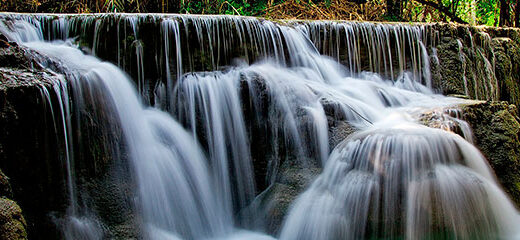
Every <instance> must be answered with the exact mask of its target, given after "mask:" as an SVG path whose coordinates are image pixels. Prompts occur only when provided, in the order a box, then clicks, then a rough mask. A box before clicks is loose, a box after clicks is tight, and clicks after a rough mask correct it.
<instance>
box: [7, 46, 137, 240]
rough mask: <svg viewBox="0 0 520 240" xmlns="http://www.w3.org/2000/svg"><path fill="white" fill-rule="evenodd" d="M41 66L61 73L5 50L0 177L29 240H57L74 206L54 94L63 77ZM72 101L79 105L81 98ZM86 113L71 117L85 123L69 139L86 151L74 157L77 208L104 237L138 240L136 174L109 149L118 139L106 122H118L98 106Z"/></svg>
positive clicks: (31, 55) (19, 50)
mask: <svg viewBox="0 0 520 240" xmlns="http://www.w3.org/2000/svg"><path fill="white" fill-rule="evenodd" d="M42 65H45V66H46V67H50V68H51V69H54V70H55V71H56V72H60V67H59V63H57V62H54V61H53V60H52V59H45V57H44V56H41V55H39V54H38V53H35V52H33V51H31V50H29V49H27V48H25V47H23V46H18V45H17V44H16V43H7V44H4V47H3V48H0V130H1V131H2V133H3V134H1V135H0V169H1V170H2V171H3V172H4V173H5V175H4V174H1V175H0V194H1V195H5V196H7V197H9V198H12V199H14V200H16V201H17V202H18V203H19V204H20V206H21V208H22V209H23V210H24V215H25V219H26V220H27V232H28V236H29V237H30V238H31V239H59V238H60V236H62V233H61V231H62V229H61V227H60V226H59V225H60V223H61V222H63V221H62V220H60V219H61V218H62V217H63V214H64V213H65V212H66V211H67V209H68V208H69V205H70V197H69V196H68V194H67V193H68V190H67V189H68V186H69V184H70V183H68V181H67V167H66V166H67V160H66V158H65V145H64V144H65V141H64V139H63V136H64V132H63V131H64V130H63V121H62V120H61V116H60V106H59V104H58V103H59V101H58V99H59V96H58V95H57V93H56V91H55V89H54V87H55V84H57V83H58V82H60V81H62V82H63V81H64V79H65V76H64V75H61V74H57V73H54V72H51V71H48V70H47V69H46V68H44V67H43V66H42ZM66 87H67V86H66ZM70 97H71V99H70V100H69V101H71V102H72V101H74V97H75V96H74V95H71V96H70ZM90 97H91V96H90ZM98 106H99V104H98ZM86 108H87V109H81V111H80V109H72V112H71V119H72V121H71V122H72V123H75V122H76V121H75V120H78V122H79V121H81V124H80V125H79V126H73V128H74V131H73V132H72V134H71V135H72V136H71V137H72V139H73V140H72V141H71V144H72V145H74V146H73V147H74V148H76V149H80V151H78V152H81V154H77V156H73V157H74V160H75V162H74V165H73V166H74V169H73V171H74V173H73V174H74V176H75V178H74V186H75V190H74V191H76V192H78V193H80V194H78V196H77V198H78V199H77V201H78V202H79V203H80V204H81V205H82V208H87V209H90V211H93V212H94V214H95V215H97V216H98V217H99V218H100V219H101V220H102V222H103V223H105V224H107V226H103V228H105V230H106V232H105V236H106V237H110V238H117V237H120V238H122V239H129V238H131V237H130V236H133V237H134V238H136V237H137V236H138V234H139V233H138V230H139V228H138V227H136V225H135V222H136V221H135V220H134V216H133V202H132V196H133V193H132V189H134V187H133V181H132V180H131V178H130V176H129V174H130V169H129V168H128V165H127V164H126V163H125V162H121V161H125V156H120V155H117V154H116V153H113V152H112V151H111V149H110V147H113V146H107V145H106V144H105V142H106V140H107V139H116V138H117V137H118V136H117V135H118V134H120V132H119V131H117V128H115V129H114V128H111V130H112V131H108V129H106V128H107V126H110V125H108V124H105V123H107V122H109V121H112V120H113V119H111V118H110V116H106V115H103V114H100V112H101V111H94V110H92V109H95V108H96V107H95V106H94V104H91V105H89V106H87V107H86ZM85 119H87V120H88V121H85ZM114 130H115V131H114ZM108 132H110V134H107V133H108ZM79 138H81V139H82V141H79V140H78V139H79ZM116 158H117V161H116ZM7 177H8V178H7ZM7 179H10V186H11V187H12V192H11V191H10V190H9V189H10V187H9V185H7V184H5V182H6V181H5V180H7ZM24 225H25V222H24ZM2 239H4V238H2ZM5 239H10V238H5ZM13 239H14V238H13Z"/></svg>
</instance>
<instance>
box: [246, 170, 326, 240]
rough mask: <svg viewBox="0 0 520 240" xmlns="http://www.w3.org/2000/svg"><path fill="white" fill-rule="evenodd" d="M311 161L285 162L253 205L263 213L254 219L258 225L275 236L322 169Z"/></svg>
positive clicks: (258, 211) (257, 210)
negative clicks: (299, 197) (291, 208)
mask: <svg viewBox="0 0 520 240" xmlns="http://www.w3.org/2000/svg"><path fill="white" fill-rule="evenodd" d="M310 162H311V161H309V160H307V161H305V160H300V161H286V162H284V164H283V165H282V166H281V169H280V172H279V174H278V177H277V179H276V182H275V183H273V184H272V185H270V186H269V188H267V189H266V190H265V191H264V192H262V193H261V194H260V195H259V196H258V197H257V199H256V200H255V202H254V203H253V204H252V206H251V207H252V208H253V209H255V211H256V212H257V213H260V214H262V215H261V216H260V218H259V219H256V220H253V222H254V225H255V226H256V227H260V228H262V229H264V230H265V231H266V232H267V233H269V234H271V235H273V236H277V235H278V234H279V232H280V230H281V228H282V225H283V221H284V220H285V217H286V216H287V214H288V213H289V208H290V206H291V204H292V203H293V202H294V200H296V198H297V197H298V196H299V195H300V194H301V193H302V192H303V191H304V190H305V189H306V188H307V187H308V186H309V185H310V184H311V183H312V182H313V181H314V179H316V177H318V175H319V174H320V173H321V171H322V169H321V168H320V167H317V166H313V165H309V164H308V163H310ZM249 211H251V209H249Z"/></svg>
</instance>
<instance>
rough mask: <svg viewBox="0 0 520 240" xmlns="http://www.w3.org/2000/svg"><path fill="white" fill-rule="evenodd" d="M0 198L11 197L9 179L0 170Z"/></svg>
mask: <svg viewBox="0 0 520 240" xmlns="http://www.w3.org/2000/svg"><path fill="white" fill-rule="evenodd" d="M0 197H8V198H12V197H13V190H12V189H11V184H10V183H9V178H8V177H7V176H6V175H5V174H4V173H3V172H2V171H1V170H0Z"/></svg>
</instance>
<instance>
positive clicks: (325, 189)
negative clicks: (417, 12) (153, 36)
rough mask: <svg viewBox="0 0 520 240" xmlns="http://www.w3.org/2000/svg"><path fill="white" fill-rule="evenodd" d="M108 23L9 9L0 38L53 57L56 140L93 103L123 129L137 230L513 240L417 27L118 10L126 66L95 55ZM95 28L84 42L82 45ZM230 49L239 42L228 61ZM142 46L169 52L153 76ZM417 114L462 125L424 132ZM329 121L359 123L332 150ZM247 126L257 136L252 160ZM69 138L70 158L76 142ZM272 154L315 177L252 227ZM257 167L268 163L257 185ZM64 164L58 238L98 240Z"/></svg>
mask: <svg viewBox="0 0 520 240" xmlns="http://www.w3.org/2000/svg"><path fill="white" fill-rule="evenodd" d="M110 17H111V15H84V16H76V17H75V18H74V17H69V16H66V15H56V16H54V15H52V16H51V15H23V14H19V15H18V14H12V15H8V14H5V15H3V16H1V18H0V32H2V33H3V34H4V35H6V36H7V37H8V39H9V40H11V41H15V42H17V43H19V44H21V45H23V46H26V47H27V48H29V49H32V50H34V51H36V52H38V53H40V54H41V55H42V56H45V57H47V58H50V59H52V60H53V61H55V63H54V64H49V62H48V61H43V60H42V61H41V62H40V63H39V64H41V65H43V66H44V67H46V68H48V69H49V70H51V71H55V72H58V73H60V74H61V76H62V77H63V81H60V82H56V83H55V85H54V87H53V88H49V89H47V88H43V87H42V94H43V95H44V96H48V95H49V92H51V91H54V92H55V93H56V94H57V95H59V96H60V98H59V101H53V102H51V98H50V97H47V100H48V101H49V104H53V105H56V104H57V105H59V109H61V111H60V112H59V113H58V112H56V113H53V115H54V116H55V118H56V119H57V120H56V121H62V122H63V124H62V125H63V126H64V127H65V129H64V131H63V132H64V133H65V134H64V136H63V138H64V139H65V142H69V140H67V138H70V136H69V134H70V132H72V131H74V129H72V128H73V125H72V124H71V123H69V122H67V119H68V117H67V116H68V115H70V112H71V111H75V110H77V109H79V110H82V109H85V111H86V110H87V109H88V107H87V106H90V105H94V106H98V108H99V109H98V111H101V112H103V114H106V115H108V116H111V117H112V118H113V121H112V122H110V123H107V124H111V125H109V126H107V127H106V129H114V131H116V129H117V131H121V133H122V136H123V138H122V139H106V141H107V142H106V146H110V147H113V148H117V149H114V150H113V152H119V151H124V154H125V155H127V156H128V158H129V160H130V161H129V162H130V164H131V167H130V169H131V175H132V177H133V179H135V182H136V184H135V189H134V190H133V191H134V192H135V205H136V207H135V209H136V215H137V216H139V218H140V219H141V223H140V226H139V227H140V228H142V234H143V237H144V238H145V239H517V238H519V236H520V233H519V231H520V229H519V228H518V225H519V223H520V215H519V213H518V212H517V210H516V209H515V207H514V205H513V204H512V202H511V200H510V199H508V197H507V196H506V194H505V193H504V192H503V190H502V189H501V187H500V186H499V184H498V183H497V180H496V178H495V176H494V173H493V172H492V170H491V168H490V167H489V165H488V163H487V160H486V159H485V158H484V157H483V155H482V154H481V153H480V152H479V151H478V150H477V149H476V148H475V147H474V146H473V143H472V133H471V129H470V128H469V127H468V126H467V124H466V123H465V122H464V121H463V120H460V119H457V118H455V117H454V116H452V115H450V113H449V112H447V111H445V110H444V109H449V108H451V107H453V106H456V105H457V104H461V103H464V102H465V101H467V100H462V99H457V98H452V97H446V96H442V95H440V94H438V89H435V88H434V87H433V84H432V80H431V77H430V66H429V57H430V56H429V54H428V51H427V50H426V44H427V42H428V41H432V39H434V37H431V35H430V33H429V32H428V29H427V28H426V27H424V26H418V25H417V26H416V25H400V24H387V25H384V24H373V23H348V22H344V23H336V22H297V21H296V22H287V23H274V22H271V21H266V20H258V19H255V18H242V17H231V16H185V15H115V16H112V17H117V18H118V24H121V23H122V25H118V27H119V26H124V27H122V28H121V30H119V28H118V31H117V33H118V34H125V36H132V41H133V43H132V46H134V48H135V49H131V50H127V49H125V48H124V47H123V46H121V41H119V39H121V38H123V37H119V36H118V39H116V40H114V42H112V43H111V47H112V48H116V51H115V52H116V53H117V54H118V55H121V56H122V55H124V54H126V53H125V52H124V51H132V52H133V54H134V55H133V56H135V58H136V59H135V62H136V68H134V70H132V71H134V73H136V74H131V73H129V72H125V71H126V70H125V69H126V68H125V65H128V63H125V62H122V61H118V62H112V63H110V62H105V61H102V60H100V59H99V58H98V57H99V55H100V54H103V53H102V51H101V50H100V49H97V46H99V44H100V43H99V42H100V41H106V39H105V40H103V39H102V38H101V37H100V36H99V35H98V34H102V33H103V32H102V30H103V28H102V27H101V26H102V25H103V22H102V21H103V19H105V20H106V19H109V18H110ZM146 17H150V18H154V21H156V22H158V25H157V26H158V28H159V29H160V30H161V33H160V34H159V35H160V36H161V37H162V40H161V41H162V42H161V43H162V44H160V48H161V49H162V51H161V53H160V54H159V53H157V52H156V53H151V52H150V51H153V49H151V48H150V47H149V46H148V45H146V43H143V42H142V41H139V40H138V39H139V37H140V34H141V33H140V31H144V30H142V29H140V25H139V22H140V21H144V20H143V19H144V18H146ZM92 28H93V29H94V30H93V32H94V35H92V36H90V38H89V39H92V46H91V47H90V48H86V47H85V46H83V45H81V43H80V41H79V40H78V39H79V38H81V36H82V34H87V33H85V32H82V31H83V29H92ZM98 28H99V29H98ZM123 29H124V30H123ZM85 31H86V30H85ZM188 31H192V32H191V33H188ZM123 32H124V33H123ZM226 33H227V34H228V35H227V36H226ZM340 33H341V35H340ZM87 35H88V34H87ZM187 35H193V36H194V38H195V39H197V40H198V43H197V47H199V48H200V49H201V52H202V53H203V54H204V57H205V59H206V61H207V65H209V66H206V67H205V69H202V70H201V69H197V67H196V65H197V63H196V62H195V60H193V59H195V56H193V53H192V52H191V51H190V48H194V47H193V45H194V43H193V42H191V41H187V40H186V37H183V36H187ZM78 36H79V37H78ZM228 38H233V40H230V39H228ZM237 42H238V43H240V42H243V43H244V44H243V45H244V46H245V42H247V43H248V45H247V47H248V48H249V49H246V50H244V51H243V52H240V54H238V57H237V56H236V55H233V56H232V58H233V59H227V58H231V56H230V55H232V54H229V53H230V52H232V50H233V49H234V48H239V47H240V46H236V45H234V44H235V43H237ZM190 44H191V46H190ZM360 44H363V45H364V46H366V47H365V48H364V50H363V51H361V47H360ZM125 46H126V45H125ZM147 47H148V48H147ZM251 53H254V55H255V56H252V55H251ZM146 54H155V56H156V58H165V59H166V63H165V64H164V65H161V66H158V69H161V70H160V71H163V72H164V73H165V74H162V75H161V76H160V78H161V80H160V81H157V82H155V83H154V84H151V83H150V82H149V81H150V80H149V79H150V78H149V77H148V74H149V73H148V72H145V70H144V69H145V67H144V65H145V64H147V63H146V62H145V60H143V56H144V55H146ZM325 54H326V55H325ZM121 56H117V59H118V60H121V59H124V58H123V57H121ZM366 58H368V60H366ZM223 59H226V60H223ZM223 62H225V63H226V64H225V65H222V63H223ZM366 62H368V65H363V64H364V63H366ZM158 71H159V70H158ZM133 76H135V77H133ZM71 95H74V96H76V97H75V99H74V100H71V99H70V97H69V96H71ZM78 96H79V97H78ZM246 105H247V108H248V109H247V111H246V110H245V109H244V108H245V106H246ZM423 112H434V113H435V114H438V115H439V116H441V117H443V119H445V121H447V123H446V124H447V125H450V124H456V125H457V126H459V128H460V129H462V131H460V132H458V134H457V133H454V131H450V130H451V129H450V128H449V127H446V128H444V129H436V128H430V127H426V126H424V125H422V124H421V122H420V119H419V117H420V115H421V113H423ZM331 113H332V114H331ZM331 118H337V119H341V120H342V121H344V122H347V123H348V124H349V125H350V126H352V128H353V129H355V132H354V133H353V134H351V135H349V136H348V137H346V138H345V139H343V141H341V142H340V143H339V144H338V145H337V146H335V147H334V148H333V149H330V145H329V137H330V136H329V129H328V128H329V124H328V122H329V121H330V120H331ZM253 128H258V129H261V133H262V137H264V138H266V139H267V140H266V141H267V142H268V143H269V144H268V146H262V149H263V150H265V151H266V152H265V154H264V155H263V158H261V159H260V160H259V159H258V155H259V154H258V153H254V152H256V151H255V148H257V147H260V146H256V145H254V143H255V141H256V139H255V138H258V137H259V136H253V133H254V132H256V133H258V131H255V130H254V129H253ZM67 133H69V134H67ZM119 141H120V142H122V144H123V145H124V147H123V148H122V149H121V147H120V146H119V144H114V143H115V142H119ZM66 146H67V149H66V151H65V153H66V154H67V156H66V161H67V163H68V164H67V165H66V166H71V165H74V161H75V160H74V158H73V157H72V156H74V154H73V152H74V151H79V150H78V149H75V148H73V144H72V143H70V144H66ZM253 155H254V156H253ZM118 156H120V155H117V154H114V156H113V157H118ZM260 156H262V154H260ZM273 156H289V157H287V158H286V159H284V158H280V157H273ZM287 159H290V160H287ZM282 160H284V161H292V164H296V165H298V166H302V167H303V168H306V167H310V166H317V167H318V168H323V171H322V172H321V173H320V174H319V176H317V177H316V178H315V179H314V180H313V181H312V183H311V184H310V185H309V186H307V188H306V189H305V190H304V191H303V192H302V193H301V194H299V196H298V197H297V199H296V200H295V201H294V202H293V203H292V204H291V206H290V208H289V210H288V212H287V215H286V217H285V219H284V221H283V224H282V225H281V226H280V232H279V233H278V234H275V235H270V234H268V233H267V232H266V230H265V229H264V228H263V226H262V223H261V220H259V219H261V216H263V215H264V214H266V213H265V211H266V209H265V208H263V207H260V206H258V204H257V203H258V202H259V199H260V198H261V197H262V196H263V194H262V191H269V190H270V187H271V186H273V184H274V182H275V180H276V178H277V177H278V175H279V174H280V173H279V169H280V168H281V164H282V163H281V161H282ZM255 161H262V162H265V165H266V166H267V167H266V169H265V172H264V173H263V174H264V176H265V179H264V181H263V182H258V177H255V174H258V170H257V169H255V164H254V162H255ZM71 169H72V168H70V167H69V169H68V170H67V171H68V175H67V180H66V181H67V184H68V189H69V192H68V193H64V194H67V195H68V196H69V203H70V204H69V210H67V212H66V214H65V216H66V217H64V219H62V220H61V221H58V223H59V224H61V226H60V228H61V229H62V230H63V236H64V237H65V238H67V239H103V236H104V231H105V227H104V223H103V222H102V221H101V220H100V219H99V218H98V217H97V216H96V214H95V212H93V211H90V210H89V209H88V208H87V207H86V206H84V205H82V203H81V202H79V201H78V198H77V195H78V194H81V192H78V191H79V190H78V189H77V188H76V187H75V184H76V183H75V179H74V173H73V172H71V171H73V170H71ZM261 186H262V187H261ZM259 222H260V223H259Z"/></svg>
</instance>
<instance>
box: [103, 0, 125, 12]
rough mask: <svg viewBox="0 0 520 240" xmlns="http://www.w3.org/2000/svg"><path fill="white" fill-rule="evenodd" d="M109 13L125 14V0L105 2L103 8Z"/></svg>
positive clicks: (107, 0) (108, 0) (106, 0)
mask: <svg viewBox="0 0 520 240" xmlns="http://www.w3.org/2000/svg"><path fill="white" fill-rule="evenodd" d="M103 8H104V9H106V11H107V12H124V10H125V8H124V5H123V0H105V5H104V7H103Z"/></svg>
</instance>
